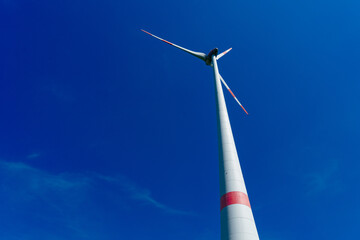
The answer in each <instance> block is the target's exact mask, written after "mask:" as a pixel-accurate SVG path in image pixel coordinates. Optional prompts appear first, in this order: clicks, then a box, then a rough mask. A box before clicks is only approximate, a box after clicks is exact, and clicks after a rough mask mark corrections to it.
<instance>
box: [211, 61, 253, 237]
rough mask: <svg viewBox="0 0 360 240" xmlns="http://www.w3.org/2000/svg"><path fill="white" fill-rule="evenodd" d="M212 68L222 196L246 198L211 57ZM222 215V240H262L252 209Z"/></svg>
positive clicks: (230, 208) (232, 207) (231, 208)
mask: <svg viewBox="0 0 360 240" xmlns="http://www.w3.org/2000/svg"><path fill="white" fill-rule="evenodd" d="M212 64H213V69H214V77H215V86H216V107H217V120H218V137H219V175H220V196H224V195H226V194H227V193H229V192H241V193H244V194H246V195H247V191H246V187H245V182H244V178H243V175H242V171H241V168H240V163H239V158H238V155H237V151H236V147H235V142H234V138H233V134H232V130H231V125H230V121H229V116H228V112H227V108H226V104H225V98H224V94H223V91H222V86H221V82H220V74H219V70H218V66H217V61H216V56H213V57H212ZM220 215H221V239H222V240H256V239H259V236H258V233H257V229H256V225H255V221H254V217H253V214H252V211H251V208H250V207H249V206H246V205H243V204H229V205H226V206H225V207H224V208H222V209H221V213H220Z"/></svg>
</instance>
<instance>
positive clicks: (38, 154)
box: [26, 153, 40, 159]
mask: <svg viewBox="0 0 360 240" xmlns="http://www.w3.org/2000/svg"><path fill="white" fill-rule="evenodd" d="M38 157H40V153H31V154H29V155H27V156H26V158H28V159H33V158H38Z"/></svg>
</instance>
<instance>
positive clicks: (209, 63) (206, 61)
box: [205, 48, 218, 65]
mask: <svg viewBox="0 0 360 240" xmlns="http://www.w3.org/2000/svg"><path fill="white" fill-rule="evenodd" d="M217 54H218V48H214V49H213V50H211V51H210V52H209V53H208V55H206V57H205V63H206V65H211V59H212V56H213V55H215V56H217Z"/></svg>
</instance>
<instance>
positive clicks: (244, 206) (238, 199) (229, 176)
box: [141, 29, 259, 240]
mask: <svg viewBox="0 0 360 240" xmlns="http://www.w3.org/2000/svg"><path fill="white" fill-rule="evenodd" d="M141 31H143V32H145V33H147V34H149V35H150V36H152V37H155V38H157V39H159V40H161V41H163V42H165V43H167V44H170V45H171V46H174V47H176V48H179V49H181V50H183V51H185V52H187V53H189V54H191V55H193V56H195V57H197V58H200V59H201V60H203V61H205V63H206V65H209V66H212V67H213V70H214V77H215V86H216V110H217V122H218V138H219V173H220V174H219V175H220V196H221V197H220V216H221V218H220V219H221V240H258V239H259V235H258V232H257V229H256V225H255V220H254V216H253V213H252V210H251V207H250V202H249V198H248V194H247V191H246V187H245V182H244V178H243V174H242V171H241V168H240V163H239V158H238V155H237V151H236V146H235V142H234V137H233V134H232V130H231V125H230V121H229V116H228V112H227V108H226V104H225V99H224V94H223V91H222V86H221V82H222V83H223V84H224V85H225V87H226V88H227V90H229V92H230V93H231V95H232V96H233V97H234V98H235V100H236V101H237V103H238V104H239V105H240V106H241V108H242V109H243V110H244V111H245V113H246V114H248V113H247V111H246V110H245V108H244V107H243V106H242V105H241V103H240V102H239V100H238V99H237V98H236V97H235V95H234V94H233V92H232V91H231V90H230V88H229V87H228V85H227V84H226V82H225V80H224V79H223V78H222V77H221V75H220V74H219V70H218V65H217V60H219V59H220V58H221V57H222V56H224V55H225V54H226V53H228V52H229V51H230V50H231V48H230V49H228V50H226V51H224V52H222V53H220V54H218V49H217V48H214V49H212V50H211V51H210V52H209V53H208V54H205V53H201V52H194V51H191V50H188V49H186V48H183V47H180V46H178V45H176V44H174V43H171V42H169V41H166V40H164V39H162V38H160V37H158V36H155V35H153V34H151V33H149V32H147V31H145V30H142V29H141Z"/></svg>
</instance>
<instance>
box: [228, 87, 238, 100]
mask: <svg viewBox="0 0 360 240" xmlns="http://www.w3.org/2000/svg"><path fill="white" fill-rule="evenodd" d="M228 90H229V92H230V93H231V95H232V96H233V97H234V98H236V97H235V95H234V94H233V92H232V91H231V90H230V88H228Z"/></svg>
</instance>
